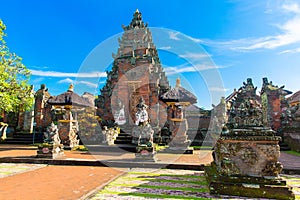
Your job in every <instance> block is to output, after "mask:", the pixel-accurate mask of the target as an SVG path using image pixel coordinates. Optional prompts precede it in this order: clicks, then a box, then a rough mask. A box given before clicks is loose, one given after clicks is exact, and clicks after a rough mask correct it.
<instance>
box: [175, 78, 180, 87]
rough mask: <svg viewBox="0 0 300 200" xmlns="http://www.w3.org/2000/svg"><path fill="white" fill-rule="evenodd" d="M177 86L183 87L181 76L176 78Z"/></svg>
mask: <svg viewBox="0 0 300 200" xmlns="http://www.w3.org/2000/svg"><path fill="white" fill-rule="evenodd" d="M176 87H181V83H180V78H179V77H178V78H177V79H176Z"/></svg>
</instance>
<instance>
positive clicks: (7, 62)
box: [0, 19, 33, 112]
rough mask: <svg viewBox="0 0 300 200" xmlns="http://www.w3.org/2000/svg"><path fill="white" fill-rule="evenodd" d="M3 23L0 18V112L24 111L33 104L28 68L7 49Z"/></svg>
mask: <svg viewBox="0 0 300 200" xmlns="http://www.w3.org/2000/svg"><path fill="white" fill-rule="evenodd" d="M5 29H6V27H5V25H4V23H3V21H2V20H1V19H0V112H2V111H5V112H16V111H24V110H28V109H29V108H31V106H32V104H33V94H32V87H31V86H30V85H29V83H28V81H29V78H30V70H28V69H27V68H26V67H25V66H24V65H23V64H22V62H21V61H22V59H21V58H20V57H19V56H17V55H16V54H14V53H11V52H10V51H9V48H8V47H7V45H6V42H5V40H4V37H5V36H6V34H5V32H4V31H5Z"/></svg>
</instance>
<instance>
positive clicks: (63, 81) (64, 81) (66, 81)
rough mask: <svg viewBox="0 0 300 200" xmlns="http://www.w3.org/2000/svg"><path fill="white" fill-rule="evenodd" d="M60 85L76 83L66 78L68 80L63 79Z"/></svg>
mask: <svg viewBox="0 0 300 200" xmlns="http://www.w3.org/2000/svg"><path fill="white" fill-rule="evenodd" d="M58 83H74V80H72V79H70V78H66V79H62V80H60V81H58Z"/></svg>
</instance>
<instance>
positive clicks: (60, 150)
mask: <svg viewBox="0 0 300 200" xmlns="http://www.w3.org/2000/svg"><path fill="white" fill-rule="evenodd" d="M64 156H65V154H64V146H63V145H62V144H60V145H52V144H49V145H40V146H38V150H37V158H50V159H58V158H62V157H64Z"/></svg>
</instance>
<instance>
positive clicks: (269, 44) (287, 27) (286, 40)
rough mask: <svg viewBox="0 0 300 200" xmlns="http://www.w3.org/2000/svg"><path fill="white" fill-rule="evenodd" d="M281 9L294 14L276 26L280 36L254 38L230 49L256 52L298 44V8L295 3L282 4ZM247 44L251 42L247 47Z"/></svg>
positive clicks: (299, 28)
mask: <svg viewBox="0 0 300 200" xmlns="http://www.w3.org/2000/svg"><path fill="white" fill-rule="evenodd" d="M281 8H282V9H283V10H284V11H288V12H292V13H294V15H293V17H291V18H289V19H288V20H286V21H285V22H284V23H282V24H280V25H277V27H278V29H279V30H280V32H281V33H280V34H277V35H273V36H266V37H260V38H254V39H252V40H250V41H248V42H247V44H242V45H240V46H237V47H234V48H232V49H233V50H246V51H247V50H256V49H275V48H278V47H282V46H286V45H290V44H295V43H298V42H300V26H299V24H300V8H299V4H297V3H290V4H283V5H282V6H281ZM249 42H252V44H251V45H249Z"/></svg>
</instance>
